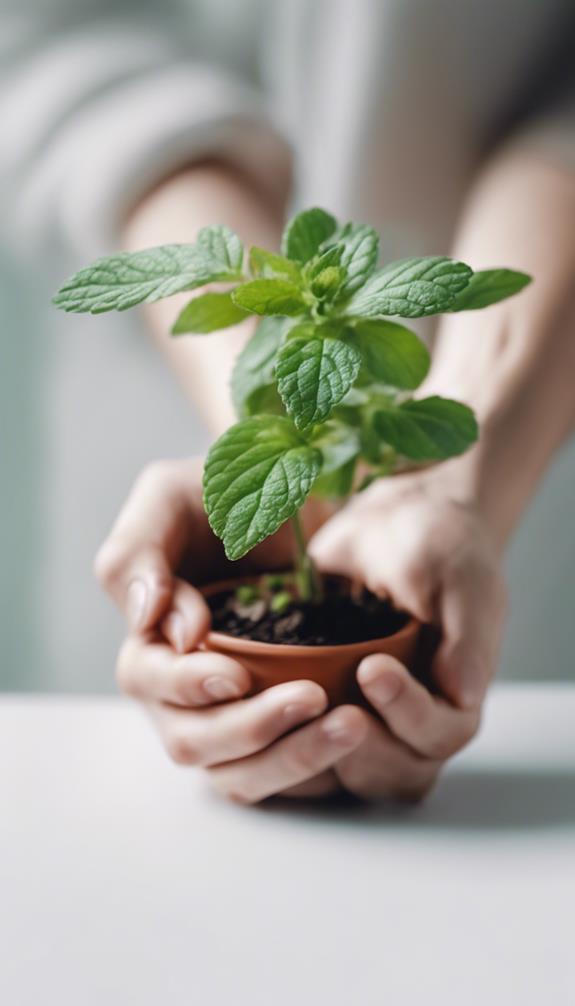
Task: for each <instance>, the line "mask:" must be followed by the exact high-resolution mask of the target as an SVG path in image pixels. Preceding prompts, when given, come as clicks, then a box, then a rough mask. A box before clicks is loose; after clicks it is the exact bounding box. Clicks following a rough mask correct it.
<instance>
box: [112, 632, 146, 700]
mask: <svg viewBox="0 0 575 1006" xmlns="http://www.w3.org/2000/svg"><path fill="white" fill-rule="evenodd" d="M116 682H117V684H118V688H119V689H120V691H121V692H123V693H124V695H129V696H130V698H133V699H137V698H141V697H142V691H141V687H140V676H139V674H138V669H137V666H136V665H135V664H134V661H133V660H132V658H131V654H130V647H129V643H128V641H126V642H125V643H124V644H123V645H122V647H121V648H120V652H119V654H118V659H117V661H116Z"/></svg>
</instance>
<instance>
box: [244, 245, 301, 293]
mask: <svg viewBox="0 0 575 1006" xmlns="http://www.w3.org/2000/svg"><path fill="white" fill-rule="evenodd" d="M250 270H251V272H252V274H253V275H254V276H258V277H263V278H264V279H273V278H274V277H279V278H280V279H288V280H290V281H291V282H292V283H295V284H296V286H298V285H299V284H300V282H301V271H300V268H299V266H298V264H297V263H296V262H292V261H290V259H289V258H284V256H283V255H275V254H274V253H273V252H268V251H266V250H265V249H264V248H257V247H256V246H254V247H253V248H251V249H250Z"/></svg>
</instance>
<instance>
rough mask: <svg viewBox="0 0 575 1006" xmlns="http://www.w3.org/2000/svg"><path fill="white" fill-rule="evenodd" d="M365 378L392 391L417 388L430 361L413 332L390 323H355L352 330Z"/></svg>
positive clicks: (374, 321) (377, 321) (425, 349)
mask: <svg viewBox="0 0 575 1006" xmlns="http://www.w3.org/2000/svg"><path fill="white" fill-rule="evenodd" d="M353 332H354V335H355V340H356V342H357V345H358V346H359V348H360V350H361V355H362V356H363V368H364V369H365V370H366V371H367V373H368V374H369V377H370V378H371V379H372V380H373V381H376V382H380V383H381V384H389V385H391V386H392V387H394V388H407V389H409V390H412V389H413V388H418V387H419V385H420V384H421V382H422V381H423V378H424V377H425V376H426V374H427V372H428V370H429V365H430V358H429V353H428V351H427V348H426V347H425V346H424V344H423V342H422V341H421V339H419V338H418V337H417V335H416V334H415V332H411V331H410V330H409V329H408V328H404V326H403V325H397V324H396V323H395V322H392V321H380V320H373V321H371V320H370V321H359V322H358V323H357V324H356V325H355V326H354V328H353Z"/></svg>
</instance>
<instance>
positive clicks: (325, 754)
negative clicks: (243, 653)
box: [95, 461, 365, 802]
mask: <svg viewBox="0 0 575 1006" xmlns="http://www.w3.org/2000/svg"><path fill="white" fill-rule="evenodd" d="M306 517H307V522H308V526H309V527H310V528H313V527H315V526H317V525H318V523H319V521H320V520H321V519H322V517H323V514H322V513H321V512H320V510H319V509H318V508H316V509H315V511H314V510H312V509H311V508H310V509H308V513H307V515H306ZM290 546H291V541H290V538H289V532H287V530H286V531H284V533H280V534H278V535H276V536H274V538H272V539H269V540H268V541H266V542H264V543H263V544H262V545H261V546H260V547H259V548H258V549H255V550H254V551H253V553H251V555H250V556H249V558H248V559H247V560H246V561H244V562H242V563H234V564H233V566H232V565H231V564H230V563H228V562H227V560H226V559H225V556H224V554H223V551H222V548H221V545H220V543H219V542H218V541H217V539H216V538H215V536H214V535H213V534H212V532H211V530H210V527H209V525H208V522H207V519H206V516H205V514H204V511H203V507H202V493H201V462H200V461H183V462H179V461H178V462H160V463H158V464H154V465H152V466H150V467H149V468H147V469H146V470H145V472H144V473H143V475H142V476H141V477H140V478H139V479H138V481H137V483H136V485H135V487H134V489H133V491H132V493H131V495H130V497H129V499H128V501H127V503H126V505H125V507H124V509H123V510H122V512H121V514H120V516H119V518H118V520H117V522H116V524H115V526H114V527H113V529H112V531H111V533H110V535H109V537H108V539H107V540H106V542H105V543H104V545H103V546H102V548H101V549H100V552H99V554H98V556H97V558H96V563H95V568H96V574H97V576H98V578H99V579H100V581H101V583H102V584H103V585H104V587H105V588H106V589H107V591H108V592H109V593H110V594H111V596H112V597H113V598H114V600H115V601H116V603H117V604H118V605H119V607H120V609H121V610H122V611H123V612H124V613H125V614H126V616H127V619H128V623H129V627H130V632H129V635H128V637H127V639H126V641H125V643H124V644H123V646H122V648H121V651H120V655H119V659H118V681H119V684H120V687H121V688H122V690H123V691H124V692H126V693H127V694H128V695H130V696H132V697H135V698H137V699H139V700H140V701H142V702H143V703H144V705H145V706H146V708H147V709H148V710H149V712H150V714H151V717H152V719H153V721H154V722H155V724H156V726H157V728H158V730H159V733H160V736H161V738H162V741H163V743H164V745H165V747H166V749H167V751H168V753H169V754H170V756H171V757H172V758H173V760H174V761H176V762H177V763H179V764H186V765H191V764H195V765H201V766H203V767H204V768H206V769H207V770H208V772H209V773H210V775H211V777H212V779H213V781H214V783H215V784H216V786H218V787H219V788H220V790H221V791H222V792H224V793H226V794H227V795H228V796H230V797H232V798H235V799H238V800H242V801H245V802H256V801H258V800H261V799H263V798H265V797H267V796H270V795H271V794H273V793H277V792H279V791H280V790H284V789H287V788H290V787H298V786H299V784H300V783H302V782H304V783H306V787H305V792H307V793H308V795H311V794H314V793H316V792H324V791H325V787H326V780H327V782H328V783H329V785H330V786H332V777H331V776H330V775H329V773H328V772H327V770H328V769H329V768H330V766H332V765H333V764H335V762H337V761H338V760H339V759H340V758H341V757H342V755H345V754H347V753H348V752H349V751H350V750H352V749H353V747H354V746H355V745H356V744H357V743H359V742H360V740H361V738H362V736H363V733H364V729H365V727H364V718H363V715H362V714H361V713H360V711H359V710H358V709H355V708H354V707H345V708H344V707H341V708H340V709H337V710H334V711H333V712H330V713H328V714H327V715H322V714H323V713H324V712H325V709H326V706H327V697H326V695H325V693H324V692H323V690H322V689H321V688H320V687H319V685H316V684H314V683H313V682H311V681H299V682H290V683H286V684H283V685H278V686H277V687H276V688H272V689H269V690H268V691H267V692H264V693H262V694H260V695H256V696H253V697H250V698H245V696H246V695H247V694H248V692H249V690H250V684H251V683H250V679H249V675H248V673H247V672H246V670H245V669H244V668H243V667H242V665H241V664H240V663H238V662H236V661H235V660H231V659H230V658H228V657H225V656H221V655H219V654H215V653H206V652H203V651H201V650H199V649H198V645H199V644H200V642H201V641H202V639H203V638H204V636H205V635H206V633H207V631H208V629H209V623H210V618H209V610H208V608H207V606H206V604H205V601H204V600H203V597H202V595H201V593H200V592H199V591H198V590H197V589H196V587H195V586H192V584H191V583H190V582H188V578H189V579H191V580H192V581H193V583H194V584H199V583H202V582H206V581H208V580H215V579H219V578H222V577H225V576H227V575H230V574H231V573H232V572H233V573H234V575H239V574H241V573H242V572H247V573H249V572H253V571H254V570H257V571H259V570H261V569H270V568H281V567H285V565H287V564H288V563H289V561H290ZM184 571H185V575H184ZM234 699H235V700H236V701H232V700H234ZM296 726H301V729H300V730H298V731H297V732H296V733H290V734H289V736H285V734H286V733H288V732H289V731H293V729H294V727H296ZM308 780H311V781H309V782H308ZM295 792H300V790H298V789H297V788H296V790H295ZM301 792H303V791H301Z"/></svg>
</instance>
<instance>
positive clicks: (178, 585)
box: [161, 580, 211, 653]
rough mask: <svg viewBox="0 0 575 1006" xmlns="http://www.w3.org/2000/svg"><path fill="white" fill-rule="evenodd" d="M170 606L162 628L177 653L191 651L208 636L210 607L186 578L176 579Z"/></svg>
mask: <svg viewBox="0 0 575 1006" xmlns="http://www.w3.org/2000/svg"><path fill="white" fill-rule="evenodd" d="M174 584H175V586H174V591H173V594H172V600H171V604H170V608H169V610H168V612H167V614H166V615H165V616H164V618H163V620H162V623H161V629H162V632H163V634H164V635H165V637H166V639H168V640H169V641H170V643H171V644H172V646H173V647H174V649H175V650H176V652H177V653H189V651H190V650H193V649H195V648H196V647H197V646H198V644H199V643H200V642H201V641H202V640H203V639H204V638H205V636H207V634H208V632H209V629H210V622H211V615H210V609H209V608H208V605H207V604H206V602H205V600H204V598H203V596H202V595H201V594H200V592H199V591H198V590H196V589H195V588H194V587H192V585H191V584H189V583H186V582H185V580H175V581H174Z"/></svg>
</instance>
